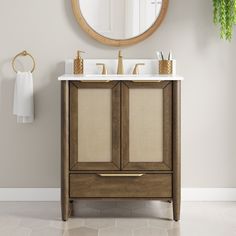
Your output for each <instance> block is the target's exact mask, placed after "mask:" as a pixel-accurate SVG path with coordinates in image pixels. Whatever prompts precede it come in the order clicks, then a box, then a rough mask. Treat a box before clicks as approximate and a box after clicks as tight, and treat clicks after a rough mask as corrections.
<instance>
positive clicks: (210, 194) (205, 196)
mask: <svg viewBox="0 0 236 236" xmlns="http://www.w3.org/2000/svg"><path fill="white" fill-rule="evenodd" d="M181 194H182V197H181V198H182V201H205V202H206V201H212V202H217V201H219V202H221V201H225V202H232V201H236V188H182V191H181Z"/></svg>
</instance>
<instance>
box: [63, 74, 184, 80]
mask: <svg viewBox="0 0 236 236" xmlns="http://www.w3.org/2000/svg"><path fill="white" fill-rule="evenodd" d="M183 79H184V78H183V77H181V76H177V75H158V74H150V75H149V74H142V75H132V74H131V75H116V74H112V75H95V74H93V75H74V74H64V75H62V76H60V77H58V80H60V81H63V80H71V81H114V80H117V81H130V80H131V81H132V80H134V81H139V80H140V81H157V80H158V81H165V80H183Z"/></svg>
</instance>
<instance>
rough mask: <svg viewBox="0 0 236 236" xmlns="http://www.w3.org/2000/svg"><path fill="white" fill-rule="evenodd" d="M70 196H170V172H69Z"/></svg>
mask: <svg viewBox="0 0 236 236" xmlns="http://www.w3.org/2000/svg"><path fill="white" fill-rule="evenodd" d="M70 197H72V198H93V197H101V198H109V197H111V198H123V197H124V198H129V197H133V198H139V197H140V198H165V197H166V198H170V197H172V175H171V174H144V175H143V176H139V177H137V176H105V177H104V176H99V175H97V174H71V175H70Z"/></svg>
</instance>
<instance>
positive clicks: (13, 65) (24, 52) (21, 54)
mask: <svg viewBox="0 0 236 236" xmlns="http://www.w3.org/2000/svg"><path fill="white" fill-rule="evenodd" d="M19 56H29V57H30V58H31V59H32V61H33V68H32V70H31V73H32V72H34V69H35V60H34V57H33V56H32V55H31V54H30V53H28V52H27V51H23V52H20V53H18V54H17V55H16V56H15V57H14V58H13V60H12V68H13V70H14V71H15V72H16V73H17V70H16V68H15V60H16V58H17V57H19Z"/></svg>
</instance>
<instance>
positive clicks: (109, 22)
mask: <svg viewBox="0 0 236 236" xmlns="http://www.w3.org/2000/svg"><path fill="white" fill-rule="evenodd" d="M72 7H73V11H74V14H75V17H76V19H77V21H78V22H79V24H80V25H81V27H82V28H83V29H84V30H85V31H86V32H87V33H88V34H89V35H90V36H92V37H93V38H95V39H96V40H98V41H99V42H101V43H104V44H108V45H112V46H122V45H131V44H134V43H138V42H140V41H142V40H144V39H146V38H147V37H148V36H150V35H151V34H152V33H153V32H154V31H155V30H156V29H157V28H158V27H159V25H160V24H161V22H162V20H163V19H164V17H165V14H166V11H167V7H168V0H72Z"/></svg>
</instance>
